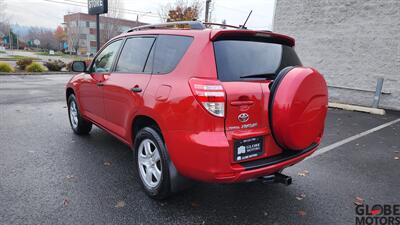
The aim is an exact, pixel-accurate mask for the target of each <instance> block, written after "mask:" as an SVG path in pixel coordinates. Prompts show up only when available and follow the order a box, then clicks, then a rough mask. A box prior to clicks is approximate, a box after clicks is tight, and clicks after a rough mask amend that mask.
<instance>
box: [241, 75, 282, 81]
mask: <svg viewBox="0 0 400 225" xmlns="http://www.w3.org/2000/svg"><path fill="white" fill-rule="evenodd" d="M240 78H266V79H267V80H273V79H275V78H276V74H275V73H259V74H251V75H246V76H241V77H240Z"/></svg>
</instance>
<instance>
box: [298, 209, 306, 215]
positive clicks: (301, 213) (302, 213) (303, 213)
mask: <svg viewBox="0 0 400 225" xmlns="http://www.w3.org/2000/svg"><path fill="white" fill-rule="evenodd" d="M297 213H298V214H299V216H305V215H307V213H306V212H305V211H303V210H300V211H298V212H297Z"/></svg>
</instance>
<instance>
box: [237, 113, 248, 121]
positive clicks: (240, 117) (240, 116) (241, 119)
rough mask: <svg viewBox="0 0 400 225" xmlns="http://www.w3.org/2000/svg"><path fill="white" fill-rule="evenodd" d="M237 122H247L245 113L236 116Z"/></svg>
mask: <svg viewBox="0 0 400 225" xmlns="http://www.w3.org/2000/svg"><path fill="white" fill-rule="evenodd" d="M238 120H239V121H240V122H242V123H244V122H247V121H248V120H249V114H247V113H241V114H239V116H238Z"/></svg>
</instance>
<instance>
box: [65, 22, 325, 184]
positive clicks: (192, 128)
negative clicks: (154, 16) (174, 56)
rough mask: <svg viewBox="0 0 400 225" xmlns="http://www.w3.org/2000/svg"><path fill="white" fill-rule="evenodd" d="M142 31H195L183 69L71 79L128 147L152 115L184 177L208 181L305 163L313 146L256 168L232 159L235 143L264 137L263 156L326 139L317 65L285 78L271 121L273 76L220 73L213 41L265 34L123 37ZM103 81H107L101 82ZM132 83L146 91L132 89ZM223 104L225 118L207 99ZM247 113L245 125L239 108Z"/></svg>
mask: <svg viewBox="0 0 400 225" xmlns="http://www.w3.org/2000/svg"><path fill="white" fill-rule="evenodd" d="M142 34H147V35H148V34H153V35H157V34H173V35H186V36H193V37H194V40H193V43H192V44H191V46H190V47H189V49H188V50H187V52H186V53H185V55H184V57H183V58H182V60H181V61H180V63H179V64H178V65H177V67H176V68H175V69H174V70H173V71H172V72H171V73H169V74H165V75H148V74H121V73H120V74H117V73H108V74H79V75H76V76H74V77H73V78H72V79H71V80H70V82H69V83H68V84H67V88H72V89H73V91H74V93H75V95H76V97H77V100H78V104H79V106H80V109H81V111H82V112H81V113H82V116H83V117H85V118H86V119H88V120H90V121H92V122H94V123H95V124H96V125H98V126H100V127H101V128H103V129H105V130H106V131H108V132H109V133H111V134H112V135H114V136H116V137H117V138H119V139H120V140H121V141H123V142H124V143H126V144H128V145H132V144H133V143H132V142H133V138H134V135H135V134H134V133H133V130H132V124H133V121H134V119H135V118H136V117H137V116H147V117H150V118H152V119H153V120H154V121H156V123H157V124H158V126H159V128H160V130H161V132H162V135H163V137H164V140H165V143H166V146H167V149H168V152H169V155H170V158H171V160H172V162H173V163H174V165H175V167H176V168H177V170H178V171H179V172H180V173H181V174H182V175H184V176H187V177H190V178H192V179H195V180H200V181H207V182H238V181H243V180H246V179H250V178H254V177H259V176H262V175H267V174H271V173H274V172H276V171H279V170H281V169H283V168H285V167H288V166H291V165H293V164H295V163H298V162H299V161H301V160H302V159H304V158H305V157H307V156H308V155H310V154H312V153H313V152H314V151H315V149H314V150H312V151H309V152H307V153H306V154H303V155H301V156H299V157H297V158H293V159H290V160H286V161H284V162H281V163H277V164H274V165H271V166H268V167H263V168H259V169H254V170H245V168H244V167H243V166H242V165H240V164H239V163H236V162H235V161H234V159H233V155H234V154H233V142H234V140H235V139H243V138H249V137H255V136H263V137H264V149H265V151H264V154H263V155H261V156H259V157H257V158H252V159H249V161H252V160H256V159H260V158H266V157H271V156H276V155H279V154H280V153H282V151H283V150H282V149H281V148H280V147H279V146H278V145H277V143H276V142H275V140H274V138H273V137H272V132H274V133H275V134H276V138H277V140H278V141H279V142H281V144H283V145H284V146H285V147H287V148H292V149H293V150H297V149H302V148H305V147H307V145H309V144H310V143H311V142H316V143H317V144H319V141H320V138H321V136H322V133H323V128H324V120H325V116H326V110H327V87H326V84H325V81H324V80H323V77H322V76H321V75H320V74H319V73H318V72H317V71H316V70H314V69H309V68H295V69H293V70H292V71H290V72H289V73H288V74H287V75H286V77H285V78H284V79H283V80H282V84H281V85H280V87H279V88H278V90H277V93H276V96H275V99H276V102H274V104H273V115H274V116H273V118H274V119H273V123H276V124H274V126H273V127H274V128H273V131H271V125H270V124H269V120H268V102H269V100H270V99H269V97H270V89H269V84H270V82H271V81H243V82H221V81H219V80H218V79H217V71H216V65H215V58H214V49H213V44H212V41H211V40H210V39H217V38H219V37H222V36H224V35H225V36H229V35H235V34H238V35H260V32H255V31H241V30H240V31H238V30H235V31H227V30H226V31H224V30H223V31H215V30H209V29H205V30H201V31H199V30H174V29H168V30H147V31H138V32H133V33H128V34H123V35H121V36H118V37H116V38H124V37H125V36H131V35H142ZM262 34H264V35H270V36H271V37H274V38H280V39H284V40H285V41H287V42H288V43H289V44H292V45H294V39H292V38H290V37H287V36H284V35H279V34H275V33H265V32H264V33H262ZM99 82H101V83H103V84H104V86H97V84H98V83H99ZM195 84H204V85H219V86H222V87H223V90H222V91H221V92H222V93H224V95H223V97H222V96H219V97H216V98H205V97H202V96H197V95H196V94H195V92H196V88H194V85H195ZM133 87H140V88H142V90H143V91H142V92H140V93H135V92H132V91H131V88H133ZM204 101H216V102H224V104H225V114H224V116H223V117H218V116H214V115H212V114H211V113H209V112H208V111H207V109H206V108H205V107H204V106H203V105H202V104H201V103H202V102H204ZM244 112H245V113H247V114H248V115H249V120H248V121H247V122H246V123H245V124H256V125H255V126H254V127H248V128H240V129H230V128H232V127H235V126H236V127H237V126H239V127H240V126H241V125H242V124H243V123H242V122H240V121H239V120H238V115H239V114H240V113H244Z"/></svg>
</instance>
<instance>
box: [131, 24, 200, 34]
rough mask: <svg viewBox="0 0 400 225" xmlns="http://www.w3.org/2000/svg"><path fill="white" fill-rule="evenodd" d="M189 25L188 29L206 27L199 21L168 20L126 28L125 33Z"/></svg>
mask: <svg viewBox="0 0 400 225" xmlns="http://www.w3.org/2000/svg"><path fill="white" fill-rule="evenodd" d="M179 25H181V26H185V25H186V26H189V27H190V29H193V30H203V29H205V28H206V27H205V26H204V24H203V23H202V22H200V21H177V22H168V23H160V24H151V25H144V26H138V27H134V28H132V29H130V30H128V31H127V32H126V33H129V32H132V31H139V30H150V29H159V28H166V29H168V28H174V27H177V26H179Z"/></svg>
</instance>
